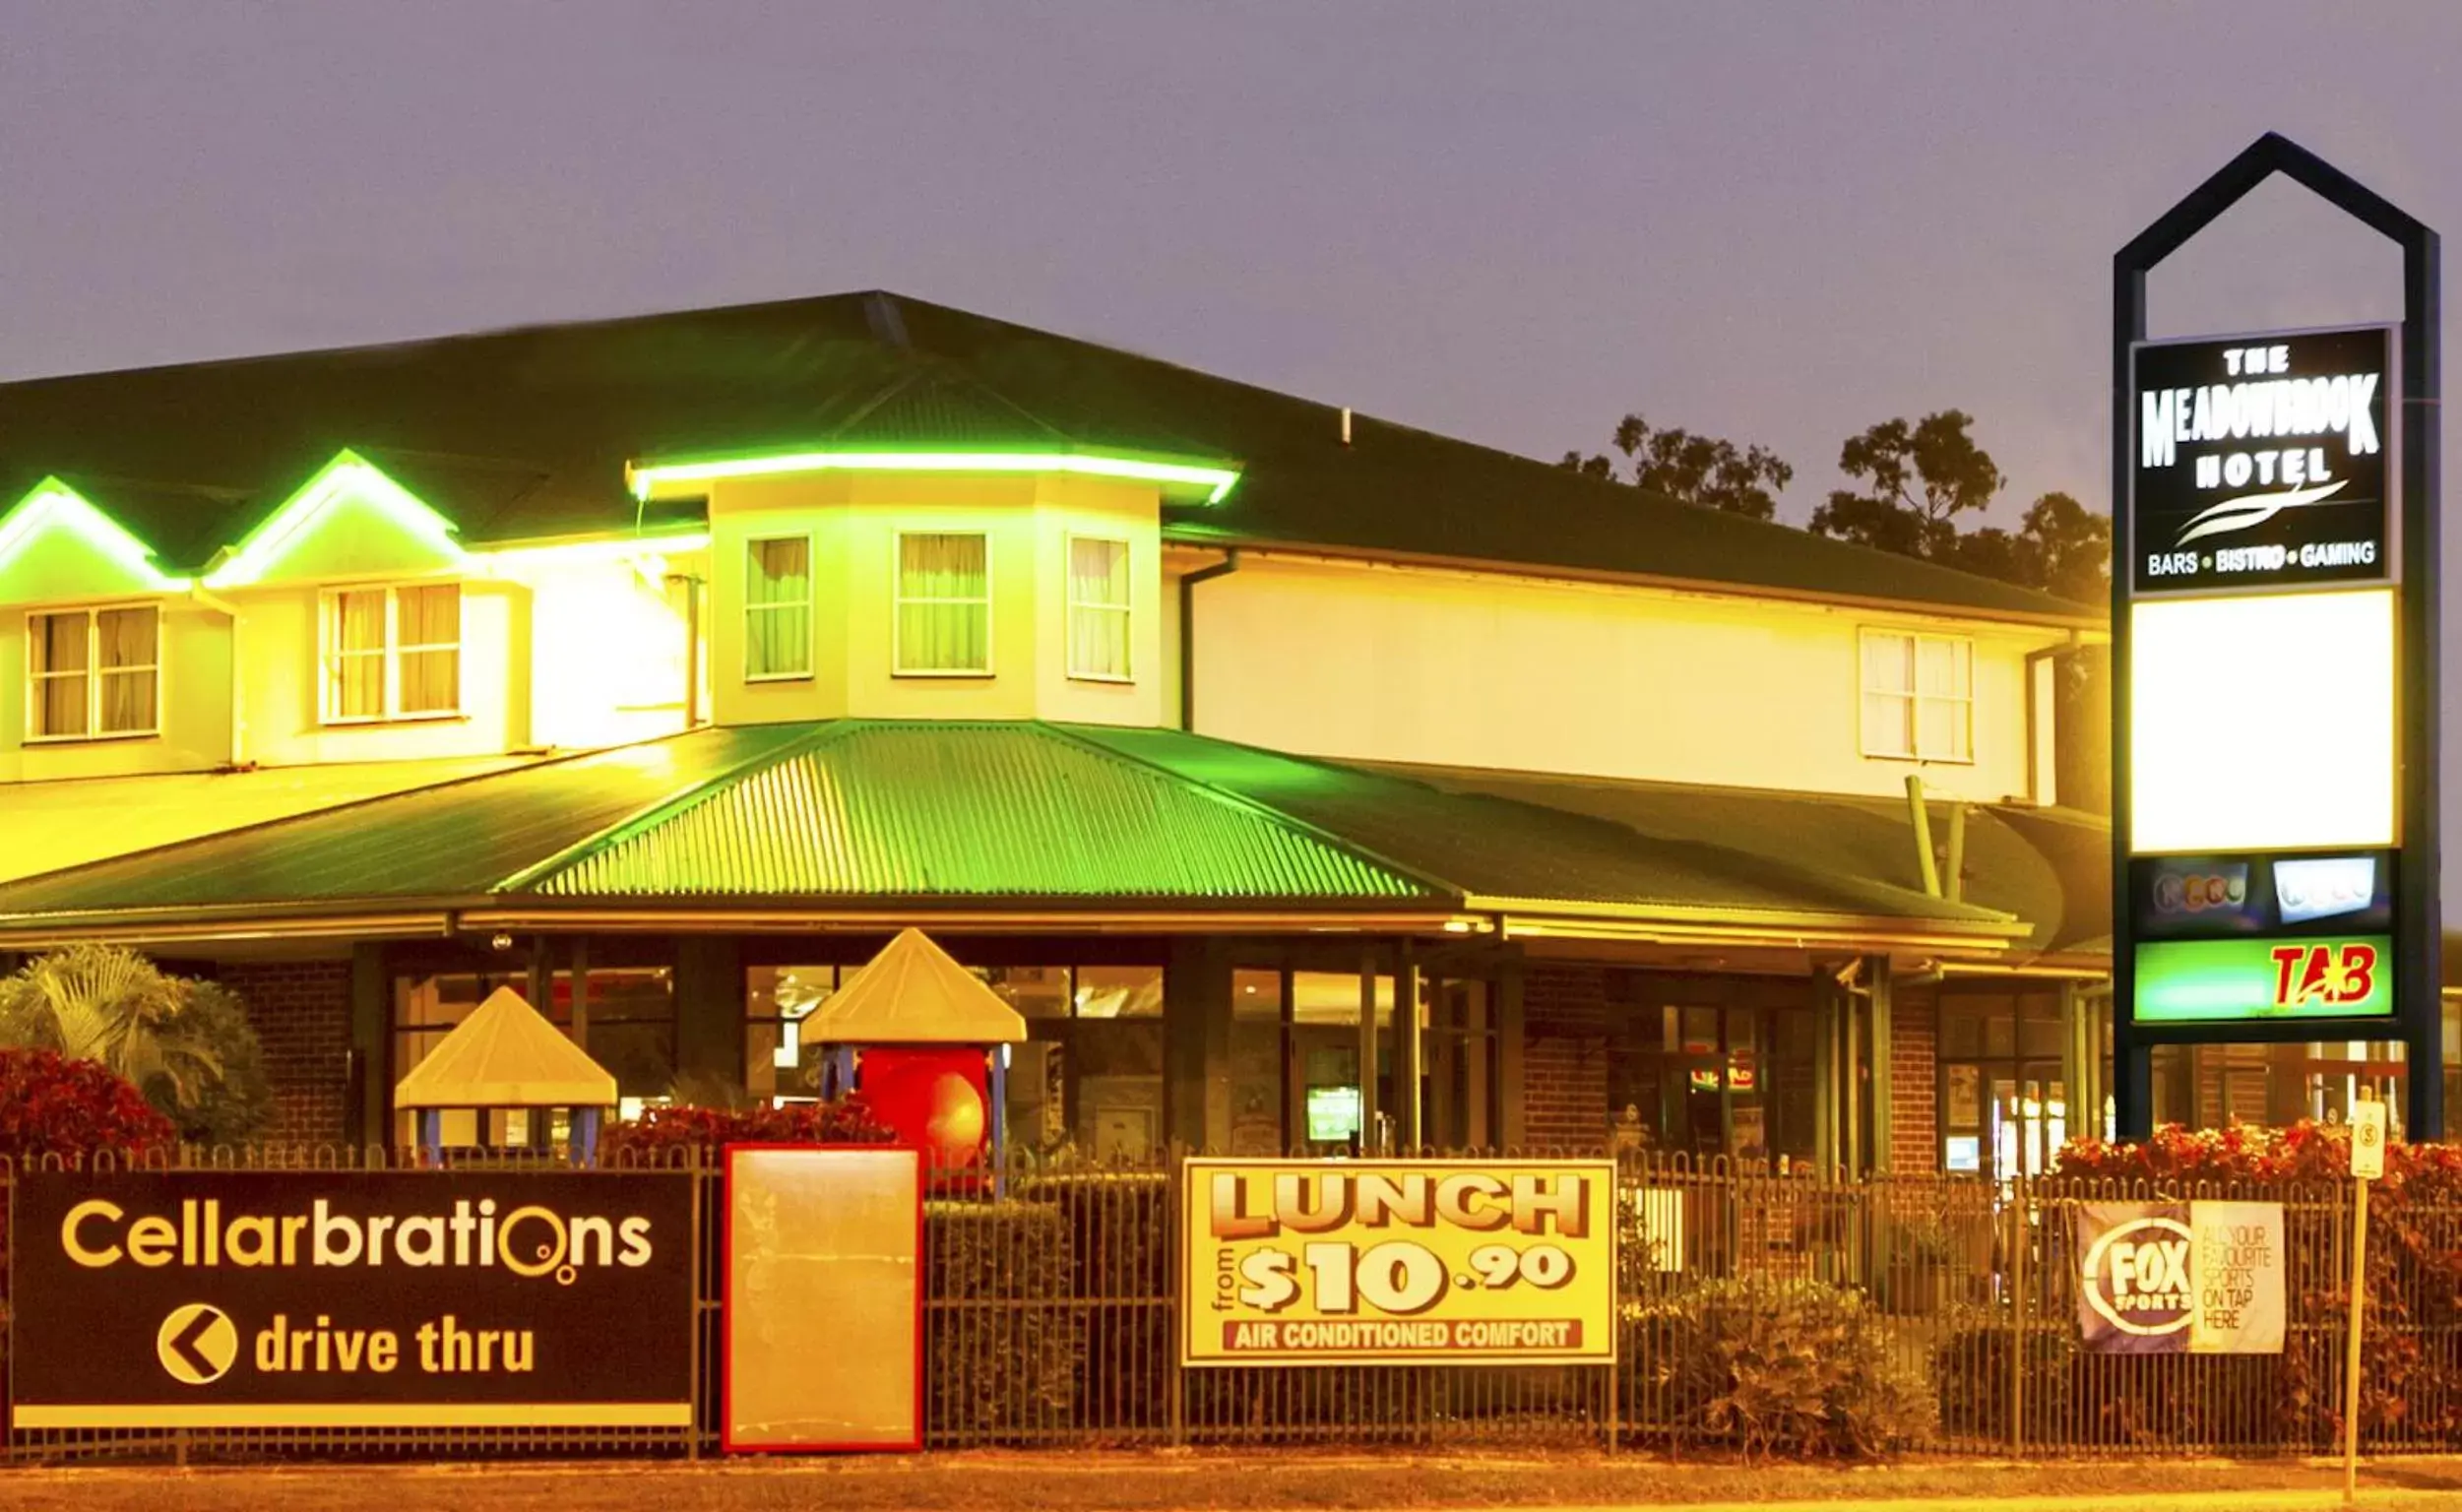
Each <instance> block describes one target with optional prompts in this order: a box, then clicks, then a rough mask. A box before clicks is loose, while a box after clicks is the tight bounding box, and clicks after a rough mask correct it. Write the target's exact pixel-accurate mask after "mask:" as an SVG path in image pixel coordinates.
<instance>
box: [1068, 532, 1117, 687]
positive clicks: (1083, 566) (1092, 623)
mask: <svg viewBox="0 0 2462 1512" xmlns="http://www.w3.org/2000/svg"><path fill="white" fill-rule="evenodd" d="M1068 558H1069V566H1068V574H1069V581H1068V624H1069V675H1070V676H1071V677H1076V678H1080V679H1084V680H1088V681H1093V682H1126V681H1128V680H1129V664H1128V642H1129V635H1128V630H1129V625H1128V542H1127V541H1125V540H1111V539H1105V537H1103V536H1070V537H1069V541H1068Z"/></svg>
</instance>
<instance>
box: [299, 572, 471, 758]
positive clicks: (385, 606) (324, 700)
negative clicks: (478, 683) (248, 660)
mask: <svg viewBox="0 0 2462 1512" xmlns="http://www.w3.org/2000/svg"><path fill="white" fill-rule="evenodd" d="M322 618H323V621H324V630H323V635H322V639H323V643H324V644H323V662H324V672H325V674H324V676H323V678H321V679H320V687H321V693H320V697H319V704H320V708H319V710H318V715H319V718H321V719H322V720H323V721H324V723H326V724H328V725H368V724H375V723H377V722H380V721H384V720H418V719H438V718H445V717H450V716H453V715H458V714H460V713H461V712H462V585H461V584H459V583H421V584H410V585H404V586H401V587H390V588H341V589H331V590H328V591H327V592H326V594H325V596H324V613H323V616H322Z"/></svg>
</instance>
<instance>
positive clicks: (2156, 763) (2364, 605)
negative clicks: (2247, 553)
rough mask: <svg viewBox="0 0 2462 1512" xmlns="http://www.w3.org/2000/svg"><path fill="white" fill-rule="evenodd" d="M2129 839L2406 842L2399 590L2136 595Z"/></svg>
mask: <svg viewBox="0 0 2462 1512" xmlns="http://www.w3.org/2000/svg"><path fill="white" fill-rule="evenodd" d="M2129 632H2130V635H2131V637H2132V640H2131V652H2130V665H2129V700H2128V708H2129V745H2128V753H2129V754H2128V761H2129V788H2128V790H2129V849H2130V850H2131V851H2136V852H2138V853H2140V854H2146V853H2152V852H2158V851H2256V850H2273V849H2288V848H2292V847H2299V846H2390V845H2392V844H2393V843H2394V826H2395V822H2396V820H2395V803H2394V774H2395V765H2394V742H2395V729H2394V718H2395V710H2396V700H2395V675H2396V669H2395V666H2394V596H2393V593H2392V591H2391V590H2388V589H2370V590H2367V591H2366V592H2361V593H2334V594H2277V595H2267V596H2260V597H2252V598H2246V599H2154V600H2150V601H2145V602H2139V603H2134V604H2131V605H2130V606H2129Z"/></svg>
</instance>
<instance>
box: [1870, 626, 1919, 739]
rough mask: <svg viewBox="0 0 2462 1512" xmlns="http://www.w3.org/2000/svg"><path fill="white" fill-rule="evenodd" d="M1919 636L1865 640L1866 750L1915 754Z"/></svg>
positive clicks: (1877, 637)
mask: <svg viewBox="0 0 2462 1512" xmlns="http://www.w3.org/2000/svg"><path fill="white" fill-rule="evenodd" d="M1914 695H1915V637H1913V636H1911V635H1866V636H1864V637H1863V748H1864V749H1865V750H1867V751H1870V752H1871V753H1872V754H1874V755H1876V756H1912V755H1914V754H1915V697H1914Z"/></svg>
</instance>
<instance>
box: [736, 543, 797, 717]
mask: <svg viewBox="0 0 2462 1512" xmlns="http://www.w3.org/2000/svg"><path fill="white" fill-rule="evenodd" d="M811 675H812V539H811V537H810V536H778V537H776V538H774V539H769V540H755V541H751V542H748V543H747V544H746V545H745V547H744V680H745V681H747V682H769V681H776V680H779V679H783V678H791V677H809V676H811Z"/></svg>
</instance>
